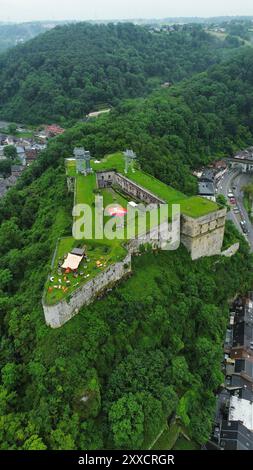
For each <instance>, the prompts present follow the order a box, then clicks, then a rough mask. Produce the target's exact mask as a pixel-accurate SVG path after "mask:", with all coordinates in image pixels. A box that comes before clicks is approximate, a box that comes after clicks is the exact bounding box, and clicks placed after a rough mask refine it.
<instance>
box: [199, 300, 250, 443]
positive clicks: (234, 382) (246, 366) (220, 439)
mask: <svg viewBox="0 0 253 470" xmlns="http://www.w3.org/2000/svg"><path fill="white" fill-rule="evenodd" d="M223 372H224V383H223V385H222V387H221V390H220V391H219V393H218V395H217V406H216V416H215V424H214V427H213V432H212V436H211V439H210V442H209V443H208V444H207V445H206V448H207V449H219V450H253V292H249V293H248V295H247V297H238V298H237V299H236V300H235V301H234V302H233V304H232V306H231V309H230V320H229V325H228V328H227V333H226V339H225V343H224V361H223Z"/></svg>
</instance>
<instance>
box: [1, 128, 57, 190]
mask: <svg viewBox="0 0 253 470" xmlns="http://www.w3.org/2000/svg"><path fill="white" fill-rule="evenodd" d="M0 129H1V130H0V197H2V196H4V194H5V193H6V192H7V191H8V189H10V188H11V187H12V186H14V185H15V184H16V182H17V179H18V178H19V177H20V176H21V175H22V173H23V171H24V170H25V169H26V168H27V167H29V166H30V165H31V164H32V163H33V162H34V161H36V159H37V158H38V155H39V153H40V152H41V151H42V150H45V149H46V148H47V143H48V141H49V139H51V138H53V137H56V136H57V135H60V134H62V133H63V132H64V129H63V128H61V127H60V126H58V125H57V124H53V125H48V126H46V125H45V126H41V127H39V128H38V129H31V130H30V129H25V128H24V127H23V126H18V125H15V124H9V123H3V122H2V123H0Z"/></svg>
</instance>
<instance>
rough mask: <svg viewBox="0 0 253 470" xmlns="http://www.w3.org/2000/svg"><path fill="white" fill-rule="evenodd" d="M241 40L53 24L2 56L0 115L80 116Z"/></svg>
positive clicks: (193, 68) (193, 29)
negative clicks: (43, 32)
mask: <svg viewBox="0 0 253 470" xmlns="http://www.w3.org/2000/svg"><path fill="white" fill-rule="evenodd" d="M239 45H240V41H238V40H236V39H235V41H232V43H231V41H229V40H225V41H220V40H219V39H217V38H215V37H213V36H211V35H209V34H207V33H205V32H204V31H203V29H202V27H201V26H197V25H195V26H194V25H190V26H185V27H184V28H182V30H180V31H174V32H173V33H171V34H169V33H161V34H151V33H150V32H149V31H148V29H147V28H145V27H140V26H134V25H132V24H117V25H113V24H108V25H91V24H88V23H79V24H74V25H68V26H62V27H56V28H55V29H53V30H51V31H48V32H47V33H45V34H43V35H40V36H38V37H36V38H34V39H32V40H31V41H28V42H27V43H25V44H23V45H20V46H18V47H16V48H13V49H12V50H10V51H8V52H7V53H6V54H3V55H2V56H1V57H0V109H1V111H0V116H1V118H4V119H7V120H10V121H14V122H26V123H42V122H43V121H52V120H56V121H62V120H63V119H64V118H65V119H67V120H71V119H73V118H82V117H84V116H85V115H86V114H87V113H88V112H90V111H93V110H94V108H96V107H99V106H104V105H105V104H106V105H115V104H117V103H118V101H119V99H120V98H126V97H130V98H131V97H138V96H141V95H144V94H145V93H147V92H148V91H150V90H151V89H152V88H154V87H155V86H160V84H161V83H162V82H163V81H167V82H171V83H175V82H177V81H179V80H181V79H182V78H186V77H189V76H190V75H192V74H193V73H197V72H200V71H203V70H205V69H206V68H207V67H209V66H210V65H211V64H214V63H216V62H218V61H220V60H221V59H223V58H224V56H226V55H227V54H228V53H229V52H231V51H233V50H234V49H236V48H237V47H239Z"/></svg>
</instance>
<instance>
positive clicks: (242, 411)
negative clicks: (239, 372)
mask: <svg viewBox="0 0 253 470" xmlns="http://www.w3.org/2000/svg"><path fill="white" fill-rule="evenodd" d="M229 421H240V422H241V423H242V424H243V425H244V426H245V427H246V428H247V429H249V430H250V431H252V430H253V403H252V402H250V401H248V400H244V399H243V398H238V397H235V396H232V397H231V399H230V407H229Z"/></svg>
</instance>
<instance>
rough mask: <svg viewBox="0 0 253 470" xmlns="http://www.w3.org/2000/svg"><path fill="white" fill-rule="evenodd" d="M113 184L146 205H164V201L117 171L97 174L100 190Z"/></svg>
mask: <svg viewBox="0 0 253 470" xmlns="http://www.w3.org/2000/svg"><path fill="white" fill-rule="evenodd" d="M113 184H116V185H118V186H119V187H120V188H121V189H122V191H123V192H125V193H126V194H128V195H129V196H132V197H133V198H135V199H138V200H140V201H143V202H144V203H146V204H163V203H164V201H163V200H162V199H160V198H159V197H157V196H156V195H155V194H153V193H151V192H150V191H148V190H147V189H145V188H143V187H142V186H139V185H138V184H137V183H134V182H133V181H131V180H130V179H128V178H127V177H126V176H123V175H121V174H120V173H117V172H116V171H115V170H109V171H98V172H97V186H98V188H101V189H102V188H106V187H108V186H112V185H113Z"/></svg>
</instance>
